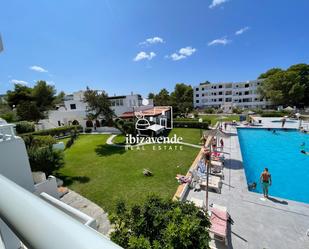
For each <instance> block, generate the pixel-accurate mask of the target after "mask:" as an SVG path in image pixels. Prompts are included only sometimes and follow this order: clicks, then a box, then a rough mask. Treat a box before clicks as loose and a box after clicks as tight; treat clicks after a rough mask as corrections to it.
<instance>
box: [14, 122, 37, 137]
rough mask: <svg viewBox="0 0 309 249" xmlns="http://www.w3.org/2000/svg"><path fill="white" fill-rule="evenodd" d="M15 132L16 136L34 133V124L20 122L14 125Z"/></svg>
mask: <svg viewBox="0 0 309 249" xmlns="http://www.w3.org/2000/svg"><path fill="white" fill-rule="evenodd" d="M16 132H17V133H18V134H23V133H29V132H34V123H33V122H28V121H20V122H18V123H16Z"/></svg>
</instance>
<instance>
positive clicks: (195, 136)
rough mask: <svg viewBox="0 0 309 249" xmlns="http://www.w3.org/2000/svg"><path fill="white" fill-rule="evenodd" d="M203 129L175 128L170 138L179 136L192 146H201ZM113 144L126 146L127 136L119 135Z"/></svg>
mask: <svg viewBox="0 0 309 249" xmlns="http://www.w3.org/2000/svg"><path fill="white" fill-rule="evenodd" d="M202 131H203V130H201V129H195V128H174V129H172V130H171V132H170V133H169V135H168V136H169V137H172V136H174V134H177V136H181V137H182V138H183V140H182V141H183V142H186V143H191V144H197V145H198V144H199V143H200V138H201V136H202V135H201V134H202ZM113 142H114V143H115V144H124V143H125V136H124V135H122V134H121V135H117V136H116V137H115V138H114V139H113Z"/></svg>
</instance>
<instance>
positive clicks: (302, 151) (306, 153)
mask: <svg viewBox="0 0 309 249" xmlns="http://www.w3.org/2000/svg"><path fill="white" fill-rule="evenodd" d="M300 153H303V154H305V155H309V152H308V151H305V150H301V151H300Z"/></svg>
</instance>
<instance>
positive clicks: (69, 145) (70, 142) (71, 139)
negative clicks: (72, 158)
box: [65, 137, 74, 149]
mask: <svg viewBox="0 0 309 249" xmlns="http://www.w3.org/2000/svg"><path fill="white" fill-rule="evenodd" d="M73 144H74V139H73V138H72V137H71V138H70V139H69V140H68V141H67V143H66V144H65V148H66V149H68V148H70V147H71V146H72V145H73Z"/></svg>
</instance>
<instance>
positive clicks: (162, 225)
mask: <svg viewBox="0 0 309 249" xmlns="http://www.w3.org/2000/svg"><path fill="white" fill-rule="evenodd" d="M110 221H111V223H112V224H113V225H114V226H113V227H114V231H113V232H112V233H111V240H112V241H114V242H115V243H117V244H119V245H120V246H122V247H123V248H132V249H133V248H141V249H143V248H147V249H158V248H166V249H167V248H182V249H189V248H200V249H204V248H209V242H210V236H209V233H208V232H207V230H208V228H209V227H210V222H209V219H208V216H207V214H206V213H205V212H203V211H202V210H201V209H199V208H197V207H195V206H194V204H193V203H188V202H178V201H172V200H170V199H166V200H165V199H161V198H159V197H157V196H149V197H148V198H147V199H146V200H145V201H144V202H143V203H142V204H138V205H134V206H133V207H132V208H130V209H127V207H126V205H125V203H124V202H123V201H120V202H118V204H117V206H116V212H115V213H114V214H112V215H110Z"/></svg>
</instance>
